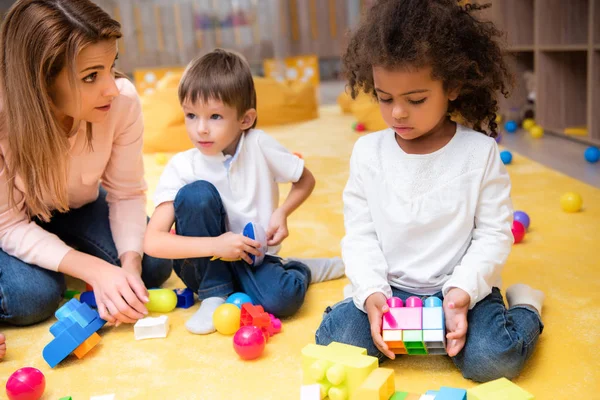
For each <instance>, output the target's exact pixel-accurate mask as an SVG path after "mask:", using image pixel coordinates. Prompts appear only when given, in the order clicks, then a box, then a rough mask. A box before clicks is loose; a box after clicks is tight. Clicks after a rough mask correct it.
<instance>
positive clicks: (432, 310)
mask: <svg viewBox="0 0 600 400" xmlns="http://www.w3.org/2000/svg"><path fill="white" fill-rule="evenodd" d="M426 329H444V313H443V311H442V307H424V308H423V330H426Z"/></svg>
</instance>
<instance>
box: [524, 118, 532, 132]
mask: <svg viewBox="0 0 600 400" xmlns="http://www.w3.org/2000/svg"><path fill="white" fill-rule="evenodd" d="M534 126H535V121H534V120H533V119H532V118H525V119H524V120H523V129H525V130H526V131H528V130H530V129H531V128H533V127H534Z"/></svg>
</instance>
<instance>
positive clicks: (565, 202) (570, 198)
mask: <svg viewBox="0 0 600 400" xmlns="http://www.w3.org/2000/svg"><path fill="white" fill-rule="evenodd" d="M560 206H561V207H562V209H563V211H565V212H568V213H575V212H578V211H579V210H581V206H583V199H582V198H581V195H580V194H578V193H574V192H568V193H565V194H563V195H562V196H561V197H560Z"/></svg>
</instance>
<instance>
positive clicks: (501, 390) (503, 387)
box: [467, 378, 534, 400]
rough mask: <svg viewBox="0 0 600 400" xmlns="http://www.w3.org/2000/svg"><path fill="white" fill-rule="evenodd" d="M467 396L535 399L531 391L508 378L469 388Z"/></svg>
mask: <svg viewBox="0 0 600 400" xmlns="http://www.w3.org/2000/svg"><path fill="white" fill-rule="evenodd" d="M467 398H468V399H469V400H504V399H510V400H534V397H533V395H532V394H531V393H528V392H527V391H525V390H523V389H521V388H520V387H519V386H517V385H515V384H514V383H512V382H511V381H509V380H508V379H506V378H500V379H496V380H495V381H492V382H488V383H484V384H483V385H479V386H476V387H474V388H471V389H469V390H467Z"/></svg>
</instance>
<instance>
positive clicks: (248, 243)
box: [214, 232, 261, 265]
mask: <svg viewBox="0 0 600 400" xmlns="http://www.w3.org/2000/svg"><path fill="white" fill-rule="evenodd" d="M260 247H261V246H260V243H259V242H257V241H256V240H252V239H250V238H247V237H246V236H244V235H240V234H236V233H233V232H227V233H224V234H222V235H221V236H219V237H218V238H217V240H216V244H215V249H214V256H215V257H217V258H221V259H223V260H239V259H242V260H244V261H246V262H247V263H248V264H250V265H252V259H251V258H250V256H249V255H248V254H254V255H255V256H257V257H260V256H261V253H260V250H259V249H260Z"/></svg>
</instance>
